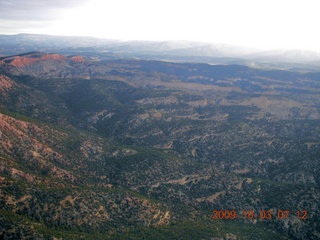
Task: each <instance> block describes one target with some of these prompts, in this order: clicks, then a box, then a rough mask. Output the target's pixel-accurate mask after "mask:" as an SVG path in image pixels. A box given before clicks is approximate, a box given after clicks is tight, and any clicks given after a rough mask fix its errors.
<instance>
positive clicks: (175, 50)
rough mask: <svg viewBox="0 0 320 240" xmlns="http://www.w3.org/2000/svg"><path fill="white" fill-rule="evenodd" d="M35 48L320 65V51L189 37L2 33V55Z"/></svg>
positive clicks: (254, 63) (266, 65)
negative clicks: (163, 38)
mask: <svg viewBox="0 0 320 240" xmlns="http://www.w3.org/2000/svg"><path fill="white" fill-rule="evenodd" d="M31 51H44V52H59V53H63V54H65V53H70V54H82V55H83V56H88V57H92V56H94V57H99V58H100V59H110V58H111V59H114V58H141V59H152V60H165V61H178V62H205V63H212V64H241V65H247V66H251V67H256V68H278V69H292V70H294V69H296V70H301V71H310V70H315V71H317V70H319V68H320V53H319V52H316V51H310V50H284V49H278V50H277V49H276V50H269V51H261V50H259V49H253V48H244V47H241V46H235V45H228V44H217V43H203V42H188V41H161V42H160V41H159V42H157V41H120V40H109V39H99V38H93V37H66V36H50V35H40V34H17V35H0V56H7V55H15V54H21V53H25V52H31ZM301 64H303V65H301Z"/></svg>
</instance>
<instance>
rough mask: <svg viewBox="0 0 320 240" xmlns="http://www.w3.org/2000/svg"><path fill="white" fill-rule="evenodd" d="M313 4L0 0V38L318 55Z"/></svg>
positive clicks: (319, 19)
mask: <svg viewBox="0 0 320 240" xmlns="http://www.w3.org/2000/svg"><path fill="white" fill-rule="evenodd" d="M319 5H320V3H319V1H318V0H290V1H288V0H0V34H17V33H38V34H51V35H66V36H93V37H99V38H109V39H119V40H155V41H164V40H187V41H200V42H212V43H226V44H234V45H240V46H246V47H253V48H261V49H276V48H286V49H310V50H317V51H320V32H319V30H318V29H319V27H318V24H319V23H320V14H319V13H318V11H319Z"/></svg>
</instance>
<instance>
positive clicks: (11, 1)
mask: <svg viewBox="0 0 320 240" xmlns="http://www.w3.org/2000/svg"><path fill="white" fill-rule="evenodd" d="M87 1H88V0H54V1H52V0H28V1H23V0H2V1H0V12H1V14H0V19H2V20H15V21H19V20H23V21H37V20H55V19H59V18H60V16H61V14H62V12H63V10H64V9H68V8H74V7H78V6H81V5H82V4H84V3H85V2H87Z"/></svg>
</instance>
